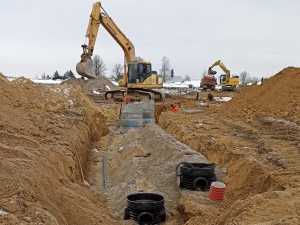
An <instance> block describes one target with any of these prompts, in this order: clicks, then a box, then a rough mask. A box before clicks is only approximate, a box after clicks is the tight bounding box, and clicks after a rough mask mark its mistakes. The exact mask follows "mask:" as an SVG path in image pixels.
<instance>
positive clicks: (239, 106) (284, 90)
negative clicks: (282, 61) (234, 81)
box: [219, 67, 300, 121]
mask: <svg viewBox="0 0 300 225" xmlns="http://www.w3.org/2000/svg"><path fill="white" fill-rule="evenodd" d="M219 112H220V113H224V114H226V115H229V116H230V115H231V116H234V117H235V116H238V117H244V118H245V119H246V120H249V121H251V119H252V118H253V117H254V116H275V117H280V118H290V119H295V120H298V121H299V119H300V68H295V67H288V68H285V69H283V70H282V71H280V72H279V73H277V74H275V75H274V76H272V77H271V78H269V79H267V80H264V81H263V82H262V84H261V85H252V86H249V87H243V88H242V90H241V92H240V93H239V94H238V95H236V96H235V97H234V98H233V99H232V100H231V101H230V102H228V104H225V105H224V106H223V107H221V109H220V110H219Z"/></svg>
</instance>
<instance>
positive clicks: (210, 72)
mask: <svg viewBox="0 0 300 225" xmlns="http://www.w3.org/2000/svg"><path fill="white" fill-rule="evenodd" d="M215 66H220V68H221V69H222V70H223V71H224V73H225V74H226V75H227V76H228V77H229V76H230V71H229V70H228V69H227V68H226V66H225V65H224V64H223V63H222V62H221V60H217V61H216V62H214V64H212V65H211V66H210V67H209V68H208V74H216V73H217V72H216V71H214V70H212V68H214V67H215Z"/></svg>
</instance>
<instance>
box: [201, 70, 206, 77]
mask: <svg viewBox="0 0 300 225" xmlns="http://www.w3.org/2000/svg"><path fill="white" fill-rule="evenodd" d="M201 75H202V78H203V77H204V76H205V75H207V70H203V72H202V74H201Z"/></svg>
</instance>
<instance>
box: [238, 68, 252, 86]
mask: <svg viewBox="0 0 300 225" xmlns="http://www.w3.org/2000/svg"><path fill="white" fill-rule="evenodd" d="M239 77H240V83H241V84H244V85H245V84H247V82H248V80H249V78H250V74H249V73H247V71H243V72H241V73H240V75H239Z"/></svg>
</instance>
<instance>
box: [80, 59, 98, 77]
mask: <svg viewBox="0 0 300 225" xmlns="http://www.w3.org/2000/svg"><path fill="white" fill-rule="evenodd" d="M76 71H77V73H78V74H79V75H81V76H83V77H86V78H88V79H96V78H97V77H96V76H95V74H94V71H93V61H92V60H91V59H86V60H85V61H84V62H79V63H77V65H76Z"/></svg>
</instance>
